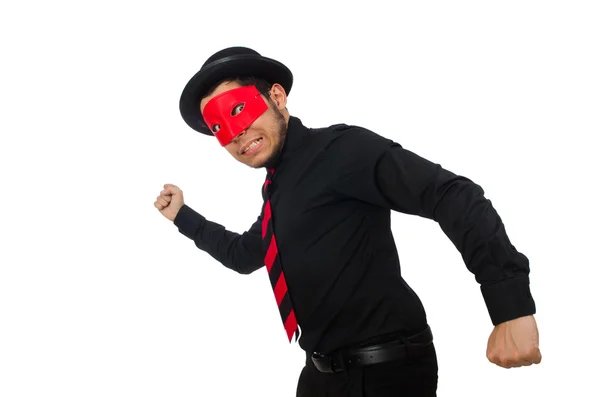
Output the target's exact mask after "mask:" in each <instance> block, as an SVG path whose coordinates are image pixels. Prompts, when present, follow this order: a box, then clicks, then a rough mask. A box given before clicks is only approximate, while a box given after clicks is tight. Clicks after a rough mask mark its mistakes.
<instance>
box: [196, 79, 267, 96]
mask: <svg viewBox="0 0 600 397" xmlns="http://www.w3.org/2000/svg"><path fill="white" fill-rule="evenodd" d="M233 81H235V82H236V83H238V84H239V85H241V86H242V87H246V86H249V85H253V86H255V87H256V89H257V90H258V92H260V93H261V94H263V95H265V96H266V97H267V99H268V100H269V101H270V100H271V97H270V96H269V91H270V90H271V87H273V84H272V83H270V82H268V81H267V80H265V79H263V78H260V77H254V76H238V77H230V78H227V79H223V80H220V81H219V82H217V83H216V84H214V85H213V86H212V87H210V89H209V90H208V91H206V95H204V97H207V96H209V95H210V94H211V93H212V92H214V90H216V89H217V87H218V86H219V85H221V84H222V83H229V82H233Z"/></svg>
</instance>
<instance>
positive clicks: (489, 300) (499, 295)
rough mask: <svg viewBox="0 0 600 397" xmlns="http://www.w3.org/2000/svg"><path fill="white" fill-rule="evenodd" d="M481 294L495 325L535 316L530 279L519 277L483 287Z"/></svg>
mask: <svg viewBox="0 0 600 397" xmlns="http://www.w3.org/2000/svg"><path fill="white" fill-rule="evenodd" d="M481 293H482V294H483V299H484V300H485V305H486V306H487V309H488V313H489V314H490V318H491V319H492V323H493V324H494V325H498V324H500V323H503V322H506V321H509V320H514V319H516V318H519V317H524V316H529V315H532V314H535V302H534V300H533V296H531V291H530V289H529V277H518V278H512V279H508V280H504V281H501V282H499V283H494V284H490V285H482V286H481Z"/></svg>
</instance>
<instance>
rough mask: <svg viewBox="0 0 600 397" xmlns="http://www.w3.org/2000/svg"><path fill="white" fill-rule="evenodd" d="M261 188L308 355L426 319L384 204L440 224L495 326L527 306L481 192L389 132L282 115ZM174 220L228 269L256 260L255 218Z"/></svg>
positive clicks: (528, 310)
mask: <svg viewBox="0 0 600 397" xmlns="http://www.w3.org/2000/svg"><path fill="white" fill-rule="evenodd" d="M261 188H262V186H257V189H261ZM269 189H270V191H271V205H272V214H273V215H272V216H273V221H274V225H273V226H274V232H275V234H276V235H277V242H278V247H279V252H280V257H281V262H282V266H283V271H284V273H285V275H286V280H287V284H288V289H289V294H290V297H291V299H292V302H293V305H294V309H295V312H296V318H297V320H298V324H299V326H300V329H301V331H302V332H301V337H300V339H299V344H300V347H301V348H302V349H304V350H305V351H307V352H312V351H319V352H329V351H331V350H333V349H336V348H339V347H341V346H346V345H350V344H355V343H360V342H363V341H365V340H369V339H371V338H373V337H376V336H378V335H385V334H391V333H404V334H408V335H410V334H414V333H417V332H419V331H421V330H423V329H424V328H425V327H426V325H427V319H426V315H425V310H424V308H423V305H422V304H421V301H420V299H419V298H418V296H417V295H416V294H415V292H414V291H413V290H412V289H411V288H410V287H409V286H408V285H407V283H406V282H405V281H404V280H403V278H402V276H401V271H400V262H399V258H398V252H397V249H396V245H395V242H394V237H393V235H392V232H391V228H390V226H391V225H390V219H391V212H390V211H391V210H394V211H399V212H402V213H405V214H413V215H418V216H421V217H424V218H428V219H432V220H434V221H436V222H438V224H439V225H440V227H441V229H442V230H443V232H444V233H445V234H446V235H447V236H448V238H449V239H450V240H451V241H452V242H453V243H454V245H455V246H456V248H457V249H458V250H459V251H460V253H461V255H462V258H463V259H464V262H465V264H466V267H467V268H468V269H469V270H470V271H471V272H472V273H473V274H474V275H475V278H476V280H477V282H478V283H479V284H480V285H481V292H482V295H483V298H484V300H485V303H486V305H487V309H488V312H489V314H490V317H491V320H492V323H493V324H494V325H496V324H499V323H501V322H504V321H507V320H511V319H514V318H518V317H521V316H525V315H530V314H534V313H535V304H534V300H533V298H532V296H531V293H530V289H529V261H528V259H527V257H526V256H525V255H523V254H522V253H520V252H518V251H517V250H516V249H515V247H514V246H513V245H512V244H511V243H510V241H509V238H508V236H507V235H506V231H505V229H504V225H503V224H502V221H501V219H500V217H499V215H498V214H497V212H496V211H495V209H494V208H493V207H492V204H491V202H490V201H489V200H488V199H486V198H485V197H484V194H483V189H482V188H481V187H480V186H478V185H477V184H475V183H474V182H472V181H471V180H469V179H468V178H465V177H463V176H459V175H456V174H454V173H452V172H450V171H448V170H446V169H444V168H442V167H441V166H440V165H438V164H435V163H432V162H430V161H428V160H426V159H424V158H422V157H420V156H418V155H416V154H415V153H413V152H410V151H408V150H406V149H404V148H403V147H402V146H401V145H400V144H398V143H396V142H394V141H392V140H390V139H387V138H384V137H382V136H380V135H378V134H376V133H374V132H372V131H369V130H367V129H365V128H362V127H358V126H348V125H345V124H338V125H333V126H330V127H327V128H320V129H313V128H307V127H305V126H304V125H303V124H302V122H301V121H300V119H298V118H296V117H293V116H292V117H290V121H289V125H288V134H287V138H286V140H285V143H284V147H283V149H282V151H281V154H280V155H279V157H278V158H277V160H276V162H275V174H274V176H273V182H272V184H271V186H270V187H269ZM257 212H260V209H257ZM174 223H175V225H176V226H177V227H178V229H179V231H180V232H181V233H182V234H184V235H185V236H187V237H188V238H190V239H192V240H193V241H194V242H195V244H196V246H197V247H198V248H200V249H201V250H204V251H206V252H207V253H209V254H210V255H211V256H212V257H213V258H215V259H216V260H217V261H219V262H221V263H222V264H223V265H225V266H227V267H228V268H230V269H232V270H234V271H236V272H239V273H242V274H248V273H251V272H253V271H255V270H257V269H259V268H261V267H262V266H264V264H263V257H264V253H263V252H262V240H261V217H260V216H259V217H258V219H257V221H256V222H255V223H254V224H253V225H252V226H251V227H250V229H249V230H248V231H246V232H243V233H241V234H239V233H236V232H233V231H230V230H227V229H226V228H225V227H224V226H222V225H220V224H218V223H215V222H211V221H209V220H207V219H206V218H205V217H204V216H202V215H200V214H199V213H197V212H196V211H194V210H193V209H192V208H190V207H189V206H187V205H184V206H183V207H182V208H181V210H180V211H179V213H178V214H177V216H176V218H175V220H174ZM265 277H267V276H266V274H265ZM273 310H277V309H276V307H275V306H274V307H273Z"/></svg>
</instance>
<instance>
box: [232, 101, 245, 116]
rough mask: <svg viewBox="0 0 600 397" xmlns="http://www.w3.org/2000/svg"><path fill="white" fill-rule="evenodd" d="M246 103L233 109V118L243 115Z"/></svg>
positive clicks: (239, 104)
mask: <svg viewBox="0 0 600 397" xmlns="http://www.w3.org/2000/svg"><path fill="white" fill-rule="evenodd" d="M245 104H246V103H238V104H237V105H235V106H234V107H233V109H232V110H231V115H232V116H237V115H238V114H240V113H242V110H244V105H245Z"/></svg>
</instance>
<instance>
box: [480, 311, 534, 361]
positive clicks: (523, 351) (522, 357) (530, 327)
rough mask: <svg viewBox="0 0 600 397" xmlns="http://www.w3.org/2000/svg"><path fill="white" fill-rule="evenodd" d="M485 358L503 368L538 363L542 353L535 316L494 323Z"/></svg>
mask: <svg viewBox="0 0 600 397" xmlns="http://www.w3.org/2000/svg"><path fill="white" fill-rule="evenodd" d="M487 358H488V360H490V361H491V362H492V363H494V364H497V365H499V366H501V367H504V368H516V367H522V366H528V365H531V364H539V363H540V362H541V361H542V353H541V352H540V347H539V333H538V329H537V323H536V322H535V318H534V317H533V316H525V317H520V318H516V319H514V320H510V321H506V322H504V323H502V324H498V325H496V326H495V327H494V330H493V331H492V334H491V335H490V338H489V339H488V345H487Z"/></svg>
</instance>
